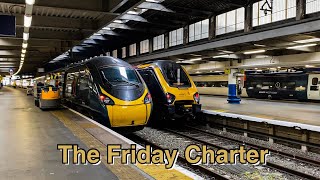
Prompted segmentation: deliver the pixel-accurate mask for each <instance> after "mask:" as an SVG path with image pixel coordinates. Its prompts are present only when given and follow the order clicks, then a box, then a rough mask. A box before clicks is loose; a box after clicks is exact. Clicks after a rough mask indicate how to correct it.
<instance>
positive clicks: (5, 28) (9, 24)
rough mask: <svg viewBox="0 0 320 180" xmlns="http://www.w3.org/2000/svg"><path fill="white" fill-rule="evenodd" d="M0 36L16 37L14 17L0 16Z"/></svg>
mask: <svg viewBox="0 0 320 180" xmlns="http://www.w3.org/2000/svg"><path fill="white" fill-rule="evenodd" d="M0 24H1V26H0V36H16V17H15V16H9V15H0Z"/></svg>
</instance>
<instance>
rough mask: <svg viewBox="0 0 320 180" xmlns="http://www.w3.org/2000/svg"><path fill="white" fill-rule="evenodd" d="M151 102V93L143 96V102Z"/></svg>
mask: <svg viewBox="0 0 320 180" xmlns="http://www.w3.org/2000/svg"><path fill="white" fill-rule="evenodd" d="M151 102H152V98H151V94H150V93H148V94H147V95H146V97H144V103H145V104H150V103H151Z"/></svg>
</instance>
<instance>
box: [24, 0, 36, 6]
mask: <svg viewBox="0 0 320 180" xmlns="http://www.w3.org/2000/svg"><path fill="white" fill-rule="evenodd" d="M34 1H35V0H26V4H29V5H34Z"/></svg>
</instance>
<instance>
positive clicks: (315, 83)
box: [312, 78, 319, 86]
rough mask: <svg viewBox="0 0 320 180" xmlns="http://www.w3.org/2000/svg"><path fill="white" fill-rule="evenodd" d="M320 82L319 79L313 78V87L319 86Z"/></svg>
mask: <svg viewBox="0 0 320 180" xmlns="http://www.w3.org/2000/svg"><path fill="white" fill-rule="evenodd" d="M318 82H319V79H318V78H313V79H312V85H313V86H316V85H318Z"/></svg>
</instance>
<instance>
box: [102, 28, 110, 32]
mask: <svg viewBox="0 0 320 180" xmlns="http://www.w3.org/2000/svg"><path fill="white" fill-rule="evenodd" d="M102 29H103V30H108V31H111V28H110V27H104V28H102Z"/></svg>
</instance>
